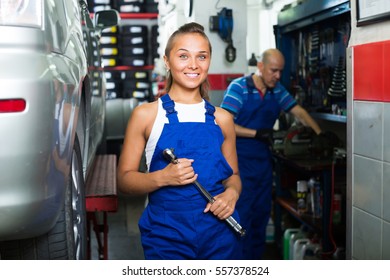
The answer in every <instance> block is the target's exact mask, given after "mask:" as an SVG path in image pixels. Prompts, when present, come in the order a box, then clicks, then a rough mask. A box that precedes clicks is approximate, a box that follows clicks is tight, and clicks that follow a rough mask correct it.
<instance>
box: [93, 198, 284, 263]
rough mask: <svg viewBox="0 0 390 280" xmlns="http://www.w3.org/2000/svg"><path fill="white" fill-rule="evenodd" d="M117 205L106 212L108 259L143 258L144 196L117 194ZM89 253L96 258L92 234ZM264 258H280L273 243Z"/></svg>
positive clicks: (97, 257)
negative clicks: (142, 224)
mask: <svg viewBox="0 0 390 280" xmlns="http://www.w3.org/2000/svg"><path fill="white" fill-rule="evenodd" d="M118 198H119V207H118V211H117V212H115V213H108V215H107V216H108V227H109V229H108V259H110V260H143V259H144V255H143V250H142V246H141V241H140V233H139V229H138V220H139V217H140V216H141V214H142V211H143V209H144V205H145V196H142V197H130V196H126V195H123V194H120V195H119V196H118ZM91 237H92V238H91V255H92V259H93V260H98V259H99V255H98V245H97V242H96V239H95V238H94V234H93V233H92V236H91ZM264 259H267V260H279V259H282V257H281V255H280V254H279V250H278V249H277V247H276V244H275V243H267V250H266V252H265V256H264Z"/></svg>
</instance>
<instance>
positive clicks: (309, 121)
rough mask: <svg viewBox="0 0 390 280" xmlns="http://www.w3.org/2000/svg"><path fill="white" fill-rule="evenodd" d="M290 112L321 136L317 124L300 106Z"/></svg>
mask: <svg viewBox="0 0 390 280" xmlns="http://www.w3.org/2000/svg"><path fill="white" fill-rule="evenodd" d="M290 112H291V113H292V114H293V115H294V116H295V117H296V118H297V119H298V120H299V121H300V122H301V123H302V124H303V125H304V126H309V127H311V128H312V129H313V130H314V132H315V133H316V134H317V135H319V134H320V133H321V132H322V131H321V128H320V126H319V125H318V124H317V122H316V121H315V120H314V119H313V118H312V117H311V116H310V115H309V113H308V112H307V111H306V110H305V109H304V108H303V107H302V106H301V105H299V104H297V105H295V106H294V107H293V108H292V109H291V110H290Z"/></svg>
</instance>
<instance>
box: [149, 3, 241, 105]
mask: <svg viewBox="0 0 390 280" xmlns="http://www.w3.org/2000/svg"><path fill="white" fill-rule="evenodd" d="M166 2H167V1H160V2H159V26H160V28H159V32H160V36H159V37H160V39H159V40H160V42H159V43H160V46H161V47H160V50H159V53H160V56H161V57H162V56H163V52H164V49H165V45H166V42H167V40H168V38H169V36H170V35H171V34H172V32H173V31H174V30H176V29H177V28H178V27H180V26H181V25H183V24H184V23H188V22H191V21H195V22H198V23H200V24H202V25H203V26H204V28H205V31H206V34H207V36H208V37H209V39H210V42H211V45H212V47H213V55H212V61H211V66H210V70H209V80H210V84H211V92H210V97H211V103H213V104H214V105H219V104H220V102H221V100H222V95H223V91H224V90H225V89H226V87H227V86H228V84H229V82H230V80H231V79H232V78H234V77H237V76H241V75H243V74H244V73H246V70H247V59H246V57H247V53H246V34H247V32H246V30H247V22H246V21H245V20H240V19H245V18H246V17H247V16H246V13H247V10H246V5H243V1H236V0H220V1H216V0H212V1H210V0H194V1H193V5H194V6H193V12H192V15H191V17H187V16H186V15H185V7H186V2H187V1H182V0H170V1H168V3H166ZM223 7H226V8H228V9H232V10H233V33H232V36H233V45H234V47H235V48H236V59H235V61H234V62H228V61H227V60H226V59H225V49H226V47H227V43H225V42H224V41H223V40H222V39H221V38H220V37H219V35H218V33H217V32H211V31H210V30H209V18H210V16H216V15H217V13H218V12H219V11H220V10H221V9H222V8H223ZM156 65H157V67H156V71H157V72H158V73H161V74H163V73H164V71H165V69H164V64H163V62H162V59H159V61H156Z"/></svg>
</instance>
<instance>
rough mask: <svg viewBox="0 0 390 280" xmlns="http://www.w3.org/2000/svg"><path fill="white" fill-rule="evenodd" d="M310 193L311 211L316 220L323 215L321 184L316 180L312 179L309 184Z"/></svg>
mask: <svg viewBox="0 0 390 280" xmlns="http://www.w3.org/2000/svg"><path fill="white" fill-rule="evenodd" d="M308 187H309V192H310V199H309V200H310V203H309V205H310V210H311V214H312V215H313V217H314V218H320V217H321V215H322V205H321V183H320V181H319V180H318V179H316V178H310V180H309V182H308Z"/></svg>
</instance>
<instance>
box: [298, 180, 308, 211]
mask: <svg viewBox="0 0 390 280" xmlns="http://www.w3.org/2000/svg"><path fill="white" fill-rule="evenodd" d="M306 199H307V181H297V211H298V213H300V214H303V213H305V212H306V211H307V201H306Z"/></svg>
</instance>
